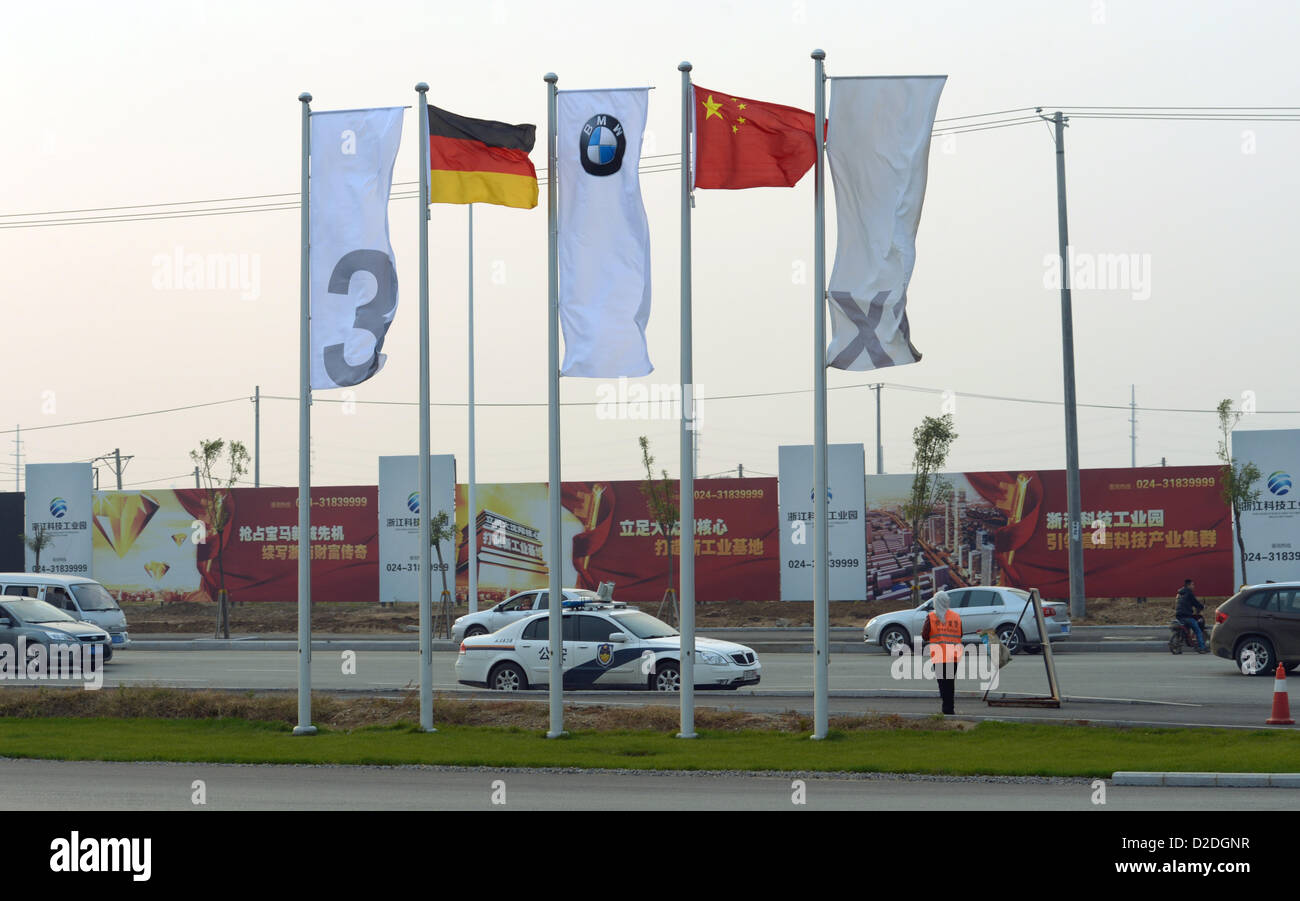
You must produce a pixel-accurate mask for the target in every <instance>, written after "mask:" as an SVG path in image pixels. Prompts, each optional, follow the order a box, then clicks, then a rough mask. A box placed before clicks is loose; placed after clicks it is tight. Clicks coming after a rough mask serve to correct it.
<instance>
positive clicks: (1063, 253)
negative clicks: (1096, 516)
mask: <svg viewBox="0 0 1300 901" xmlns="http://www.w3.org/2000/svg"><path fill="white" fill-rule="evenodd" d="M1037 112H1038V114H1039V118H1040V119H1043V120H1044V121H1047V122H1051V123H1052V124H1053V126H1054V129H1053V132H1054V139H1055V143H1056V220H1057V224H1056V230H1057V238H1058V241H1059V253H1060V262H1061V362H1062V369H1063V370H1064V371H1065V494H1066V500H1067V505H1068V507H1069V518H1070V616H1071V617H1072V618H1074V619H1083V618H1085V617H1086V616H1087V602H1086V600H1085V599H1084V594H1083V524H1082V523H1081V521H1080V519H1081V516H1080V506H1081V500H1080V489H1079V420H1078V411H1077V409H1076V400H1075V393H1074V313H1073V310H1072V308H1071V305H1070V233H1069V225H1068V221H1067V216H1066V205H1065V122H1066V119H1065V115H1064V114H1063V113H1062V112H1061V111H1060V110H1057V111H1056V113H1054V114H1053V115H1052V117H1051V118H1050V119H1048V118H1047V117H1046V116H1044V115H1042V108H1041V107H1040V108H1038V110H1037Z"/></svg>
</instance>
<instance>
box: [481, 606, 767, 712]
mask: <svg viewBox="0 0 1300 901" xmlns="http://www.w3.org/2000/svg"><path fill="white" fill-rule="evenodd" d="M563 607H564V609H563V610H562V611H561V615H562V616H563V622H564V687H565V688H566V689H584V688H646V689H649V690H651V691H677V690H679V689H680V687H681V664H680V661H681V636H680V635H679V634H678V633H677V630H676V629H674V628H673V627H672V626H670V625H668V624H667V623H665V622H663V621H662V620H658V619H656V618H655V617H653V616H651V615H650V614H648V613H643V612H641V611H640V610H636V609H633V608H630V607H628V606H627V605H626V604H620V603H617V602H615V603H585V602H582V601H565V602H564V604H563ZM550 666H551V644H550V613H549V612H548V613H538V614H534V615H533V616H530V617H528V618H527V619H524V620H520V621H519V622H516V623H512V624H510V625H508V626H506V627H505V628H504V629H501V630H500V631H498V632H494V633H492V634H491V635H478V636H474V637H472V638H466V639H465V640H464V641H462V642H461V644H460V654H459V656H458V657H457V658H456V679H457V681H459V682H461V683H462V684H465V685H478V686H486V687H487V688H491V689H495V690H497V691H519V690H523V689H527V688H538V687H541V686H544V685H547V684H548V683H549V682H550ZM761 675H762V667H761V666H760V665H759V662H758V656H757V655H756V654H755V653H754V652H753V650H751V649H750V648H747V647H745V646H744V645H739V644H733V643H731V642H729V641H718V640H717V639H713V638H698V637H697V638H696V639H695V687H696V688H727V689H736V688H740V687H741V686H742V685H757V684H758V682H759V679H760V678H761Z"/></svg>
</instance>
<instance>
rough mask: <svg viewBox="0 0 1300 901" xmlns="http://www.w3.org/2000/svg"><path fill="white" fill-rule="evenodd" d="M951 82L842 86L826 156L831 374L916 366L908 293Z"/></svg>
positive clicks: (851, 82) (858, 81)
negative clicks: (832, 231)
mask: <svg viewBox="0 0 1300 901" xmlns="http://www.w3.org/2000/svg"><path fill="white" fill-rule="evenodd" d="M946 80H947V76H942V75H938V76H926V77H915V78H843V79H841V78H837V79H833V82H834V86H833V88H832V90H831V104H830V114H829V120H830V127H829V134H828V135H827V139H826V155H827V158H828V160H829V161H830V167H831V177H832V179H833V180H834V182H835V221H836V227H837V235H838V238H837V241H836V246H835V268H834V269H833V270H832V272H831V278H830V284H829V286H828V287H829V294H830V308H831V344H830V348H829V350H828V351H827V352H826V359H827V361H828V365H830V366H833V367H834V368H836V369H850V370H853V371H855V372H862V371H864V370H868V369H882V368H884V367H886V366H899V365H901V364H904V363H915V362H916V361H917V360H919V359H921V354H920V352H919V351H917V349H916V348H915V347H913V346H912V341H911V332H910V329H909V328H908V325H907V284H908V282H910V281H911V279H912V267H913V266H914V265H915V264H916V230H917V228H918V226H919V225H920V224H921V204H922V202H923V201H924V200H925V179H926V169H927V166H928V164H929V160H930V131H931V129H932V128H934V114H935V111H936V110H937V109H938V108H939V94H940V92H941V91H943V85H944V82H945V81H946Z"/></svg>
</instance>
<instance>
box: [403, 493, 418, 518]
mask: <svg viewBox="0 0 1300 901" xmlns="http://www.w3.org/2000/svg"><path fill="white" fill-rule="evenodd" d="M406 509H408V510H410V511H411V512H412V513H416V514H418V513H419V512H420V492H418V491H412V492H411V493H410V494H409V495H407V497H406Z"/></svg>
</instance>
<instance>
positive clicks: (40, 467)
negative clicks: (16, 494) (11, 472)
mask: <svg viewBox="0 0 1300 901" xmlns="http://www.w3.org/2000/svg"><path fill="white" fill-rule="evenodd" d="M25 478H26V480H27V491H26V495H25V497H24V502H25V505H26V508H27V509H26V521H25V525H24V531H25V533H26V534H27V536H28V537H32V536H34V535H35V534H36V532H37V530H38V529H39V530H43V531H44V532H45V533H46V534H47V535H49V536H50V537H51V538H52V539H53V540H52V541H51V543H50V545H49V546H48V547H46V548H45V549H44V550H42V551H41V572H47V573H57V574H59V575H73V576H89V575H90V558H91V540H90V530H91V528H93V523H94V518H93V511H92V510H91V487H92V483H93V481H94V476H93V474H92V473H91V469H90V464H89V463H28V464H27V468H26V474H25ZM25 565H26V568H27V571H28V572H34V571H35V569H36V554H35V553H34V552H33V551H32V549H31V548H30V547H29V548H27V551H26V563H25Z"/></svg>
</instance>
